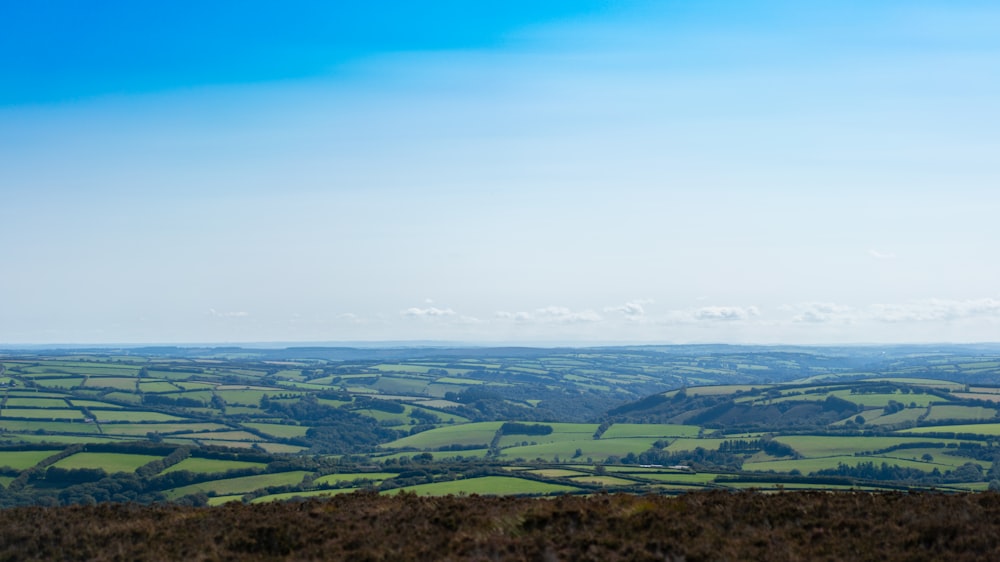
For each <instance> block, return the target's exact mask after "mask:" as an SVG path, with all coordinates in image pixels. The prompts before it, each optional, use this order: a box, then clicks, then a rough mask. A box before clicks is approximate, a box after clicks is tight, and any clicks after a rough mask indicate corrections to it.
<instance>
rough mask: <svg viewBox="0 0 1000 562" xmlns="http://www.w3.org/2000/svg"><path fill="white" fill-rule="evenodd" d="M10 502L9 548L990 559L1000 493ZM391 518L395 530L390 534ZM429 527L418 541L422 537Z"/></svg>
mask: <svg viewBox="0 0 1000 562" xmlns="http://www.w3.org/2000/svg"><path fill="white" fill-rule="evenodd" d="M206 509H208V508H192V507H182V506H176V505H160V506H149V507H145V508H141V507H138V506H135V505H133V504H106V505H100V506H93V507H86V506H77V507H68V508H50V509H43V508H15V509H10V510H3V511H0V526H2V527H3V529H4V532H3V533H2V534H0V557H2V558H3V559H11V560H13V559H18V560H25V559H35V560H122V559H128V560H139V559H157V560H234V559H239V560H264V559H275V558H279V557H280V558H290V559H297V560H320V559H322V560H389V559H391V560H431V559H476V560H479V559H483V560H548V559H551V560H601V561H609V560H665V559H667V560H692V561H696V560H771V561H780V560H940V559H944V558H947V559H949V560H954V561H962V560H990V559H994V560H995V559H997V558H998V557H1000V495H998V494H994V493H985V494H975V495H972V494H962V495H942V494H867V493H829V492H823V493H819V492H800V493H794V494H792V493H779V494H760V493H751V492H744V493H725V492H701V493H693V494H687V495H684V496H679V497H663V496H636V495H596V496H591V497H587V498H584V497H573V496H562V497H560V498H558V499H554V500H551V501H535V500H527V499H520V498H487V497H465V498H460V497H454V496H452V497H445V498H421V497H417V496H414V495H412V494H401V495H396V496H392V497H379V496H377V495H374V494H360V493H356V494H345V495H339V496H335V497H332V498H330V499H328V500H325V501H320V500H310V501H306V502H301V503H300V502H292V503H271V504H267V505H243V504H228V505H226V506H224V507H221V508H211V511H210V512H209V511H206ZM387 529H391V530H392V532H386V530H387ZM414 537H419V540H414Z"/></svg>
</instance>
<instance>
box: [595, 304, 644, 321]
mask: <svg viewBox="0 0 1000 562" xmlns="http://www.w3.org/2000/svg"><path fill="white" fill-rule="evenodd" d="M650 302H652V301H650V300H634V301H629V302H627V303H625V304H623V305H621V306H609V307H606V308H605V309H604V312H620V313H622V314H624V315H625V317H626V318H628V319H629V320H638V319H639V318H642V317H643V316H645V315H646V309H645V308H644V307H643V305H644V304H648V303H650Z"/></svg>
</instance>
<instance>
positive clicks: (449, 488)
mask: <svg viewBox="0 0 1000 562" xmlns="http://www.w3.org/2000/svg"><path fill="white" fill-rule="evenodd" d="M401 491H406V492H412V493H415V494H417V495H420V496H450V495H467V494H479V495H481V496H511V495H548V494H564V493H567V492H579V491H580V488H577V487H574V486H567V485H564V484H550V483H548V482H538V481H535V480H526V479H524V478H515V477H513V476H482V477H479V478H468V479H464V480H452V481H449V482H434V483H431V484H417V485H414V486H405V487H403V488H396V489H392V490H386V491H385V492H382V493H383V494H390V495H395V494H398V493H399V492H401Z"/></svg>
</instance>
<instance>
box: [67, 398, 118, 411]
mask: <svg viewBox="0 0 1000 562" xmlns="http://www.w3.org/2000/svg"><path fill="white" fill-rule="evenodd" d="M70 402H71V403H72V404H73V405H74V406H77V407H85V408H96V409H98V410H107V409H111V410H117V409H121V406H119V405H118V404H112V403H111V402H101V401H100V400H77V399H73V400H70Z"/></svg>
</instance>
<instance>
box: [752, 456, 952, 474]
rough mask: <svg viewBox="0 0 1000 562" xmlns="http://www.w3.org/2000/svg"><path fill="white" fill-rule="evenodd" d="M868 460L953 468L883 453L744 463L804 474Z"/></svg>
mask: <svg viewBox="0 0 1000 562" xmlns="http://www.w3.org/2000/svg"><path fill="white" fill-rule="evenodd" d="M967 460H968V459H967ZM868 462H871V463H874V464H875V466H881V465H882V463H886V464H887V465H889V466H892V465H898V466H901V467H905V468H915V469H917V470H922V471H924V472H931V471H932V470H934V469H935V468H936V469H938V470H940V471H941V472H944V471H946V470H951V469H952V468H953V467H952V466H951V465H946V464H941V463H937V462H925V461H920V460H916V461H914V460H910V459H906V458H897V457H889V456H881V455H880V456H863V457H856V456H853V455H841V456H833V457H818V458H812V459H796V460H779V461H768V462H759V463H744V465H743V470H746V471H750V472H754V471H761V472H767V471H770V470H773V471H775V472H790V471H792V470H798V471H800V472H801V473H802V474H809V473H810V472H815V471H817V470H823V469H834V468H837V465H839V464H841V463H843V464H846V465H848V466H857V465H859V464H862V463H868Z"/></svg>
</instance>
